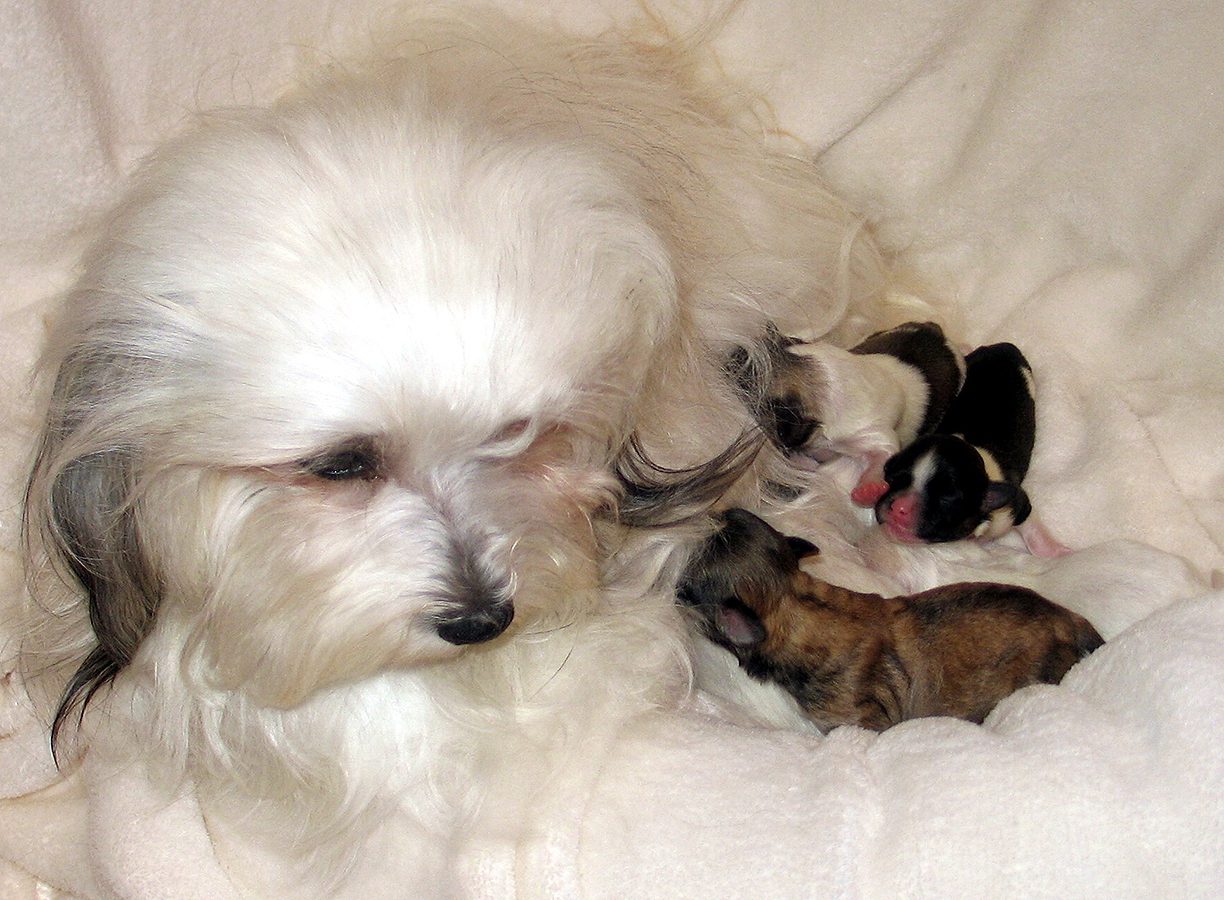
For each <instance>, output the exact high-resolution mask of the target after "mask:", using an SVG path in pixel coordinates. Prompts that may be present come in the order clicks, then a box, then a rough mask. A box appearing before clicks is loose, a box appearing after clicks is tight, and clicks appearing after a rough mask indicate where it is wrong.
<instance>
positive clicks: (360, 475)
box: [306, 445, 378, 481]
mask: <svg viewBox="0 0 1224 900" xmlns="http://www.w3.org/2000/svg"><path fill="white" fill-rule="evenodd" d="M306 470H307V471H308V472H310V474H311V475H315V476H317V477H319V478H325V479H327V480H328V481H351V480H354V479H361V480H363V481H369V480H371V479H373V478H377V477H378V456H377V454H376V453H375V452H374V449H373V448H372V447H369V446H365V445H362V446H357V447H345V448H343V449H341V450H336V451H334V452H332V453H328V454H326V455H324V456H320V457H317V458H316V459H312V460H310V461H309V462H307V463H306Z"/></svg>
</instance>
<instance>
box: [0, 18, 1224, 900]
mask: <svg viewBox="0 0 1224 900" xmlns="http://www.w3.org/2000/svg"><path fill="white" fill-rule="evenodd" d="M503 2H504V3H505V4H506V5H509V6H514V7H519V8H523V9H527V10H530V11H531V12H533V13H535V14H545V15H550V14H556V15H557V16H559V17H560V18H561V20H562V21H564V22H567V23H569V24H574V25H577V26H587V25H591V24H597V23H599V22H601V21H605V20H606V17H607V16H608V15H615V14H618V13H622V12H624V11H626V10H630V11H631V10H633V9H636V7H637V4H636V3H634V2H633V0H620V2H619V3H617V2H616V0H606V8H605V7H600V8H596V7H595V6H593V5H592V4H587V3H579V2H577V0H571V2H554V3H529V2H526V0H503ZM384 5H385V3H384V2H383V0H361V2H344V0H264V2H261V3H258V4H256V3H248V2H243V0H195V2H193V3H191V4H169V3H160V2H158V0H89V2H80V3H62V2H58V0H0V103H2V104H3V106H2V108H3V110H4V114H3V116H0V266H2V267H3V268H2V272H3V284H4V291H3V293H2V295H0V334H2V335H3V342H2V343H0V393H2V396H0V425H2V428H0V454H3V457H2V463H3V465H2V467H0V476H2V477H3V484H2V485H0V487H3V489H4V490H5V491H6V492H7V493H6V494H5V495H4V497H5V499H4V503H3V505H2V506H0V547H2V548H3V552H2V553H0V590H3V591H4V592H5V594H4V597H5V598H6V600H7V599H11V598H12V597H14V596H15V595H16V591H17V589H18V587H17V586H18V584H19V581H18V579H19V577H20V576H19V574H18V572H17V559H16V556H15V547H16V537H17V521H18V518H17V507H16V500H15V498H16V497H17V496H18V492H19V484H20V479H21V476H22V470H23V468H24V466H25V460H26V456H27V454H28V440H29V438H28V435H29V433H30V423H29V410H28V409H27V407H26V398H27V395H28V390H27V387H26V385H27V381H26V379H27V377H28V376H27V370H28V365H29V361H30V359H31V358H32V355H33V352H34V348H35V347H36V346H37V342H38V339H39V332H40V315H41V308H42V307H41V304H42V302H43V301H44V300H45V299H46V298H47V297H48V296H50V295H51V294H53V293H54V292H55V291H56V290H57V289H59V288H60V287H61V286H62V285H63V284H64V283H65V282H66V280H67V279H68V277H69V275H70V271H71V263H72V259H73V256H74V254H75V253H76V248H77V240H76V238H75V235H76V234H78V233H80V231H81V229H82V228H83V227H84V226H85V225H87V224H88V221H89V218H90V216H91V215H92V214H93V213H95V212H97V211H98V210H100V209H102V208H103V207H104V206H105V204H106V202H107V201H108V199H109V198H110V197H111V196H112V195H113V193H114V192H115V191H116V190H117V189H118V187H119V185H120V184H121V180H122V177H123V175H124V173H125V172H127V171H128V170H129V169H130V167H131V165H132V163H133V161H134V160H135V159H136V158H138V157H139V156H140V154H141V153H143V152H144V151H145V150H146V149H147V148H148V147H149V146H150V145H151V144H153V143H155V142H157V141H158V140H160V139H162V138H163V137H165V136H166V135H168V134H170V133H172V132H173V131H174V130H175V128H176V127H178V126H180V125H181V123H182V122H183V121H184V119H185V117H186V116H187V114H188V113H190V111H191V110H193V109H195V108H198V107H207V106H211V105H214V104H217V103H231V102H234V101H239V102H247V101H252V100H261V99H264V98H267V97H269V96H270V95H272V94H273V93H274V92H275V91H276V90H277V88H278V87H279V86H280V85H281V84H283V82H284V81H285V79H286V77H287V75H288V72H289V71H290V69H291V68H292V66H293V64H294V63H295V62H296V61H297V60H298V59H299V58H300V57H301V56H302V55H303V54H312V53H315V52H316V51H321V52H323V53H324V54H325V53H326V51H327V49H328V48H329V47H335V46H338V44H339V42H340V41H342V40H344V39H345V37H346V36H347V35H349V34H352V33H360V32H361V31H362V30H363V29H366V28H368V27H370V26H369V21H370V20H369V19H368V18H367V17H366V14H367V13H369V12H371V11H377V10H379V9H380V8H381V7H383V6H384ZM663 8H664V9H665V10H668V11H669V14H670V15H674V16H675V17H676V18H677V19H678V20H683V19H684V18H685V15H686V11H685V10H684V9H677V8H673V7H672V6H670V5H668V4H663ZM697 8H698V7H697V5H696V4H694V6H693V9H690V10H688V12H689V13H691V12H693V11H694V10H696V9H697ZM720 44H721V47H722V51H723V54H724V56H725V60H726V63H727V68H728V69H729V70H731V71H732V72H733V73H734V74H735V75H736V76H737V77H739V78H741V79H744V80H746V81H747V82H749V83H750V84H752V85H753V86H754V87H756V88H758V89H760V90H762V91H764V92H765V94H766V95H767V96H768V98H769V100H770V101H771V103H772V106H773V108H774V111H775V113H776V115H777V118H778V120H779V121H780V122H781V124H782V125H783V127H784V128H786V129H787V130H788V131H790V132H792V133H793V134H794V135H795V136H796V137H797V138H799V139H802V140H803V141H806V142H807V143H808V144H810V146H811V147H812V148H813V149H814V150H815V151H816V152H818V153H819V154H820V156H821V159H822V162H823V164H824V165H825V166H826V168H827V171H828V173H829V175H830V177H831V179H832V181H833V182H834V184H835V186H837V187H838V188H839V189H840V190H841V191H842V192H843V193H844V194H846V195H847V196H848V197H849V198H850V199H851V200H852V201H854V202H855V203H856V204H858V205H859V206H860V207H861V208H863V209H864V210H865V211H866V212H867V213H869V214H870V215H871V216H872V218H873V219H875V220H877V221H878V222H879V223H881V230H882V233H883V234H884V235H885V237H886V238H887V239H888V240H889V241H890V242H891V243H892V244H893V245H894V246H900V247H905V248H906V249H907V252H908V254H909V256H910V258H911V260H913V262H914V263H915V265H916V266H917V268H918V270H919V271H920V272H921V273H922V274H923V276H924V277H925V278H926V280H927V282H928V284H930V285H932V286H934V287H935V288H936V289H937V290H938V291H939V292H941V293H943V294H945V295H947V296H950V297H951V298H953V299H954V300H955V301H956V303H957V305H958V306H959V308H960V310H961V312H962V316H963V321H962V322H961V323H960V325H961V328H960V331H961V335H962V336H963V337H964V339H965V340H966V341H967V342H970V343H984V342H988V341H993V340H1001V339H1006V340H1011V341H1014V342H1015V343H1017V344H1019V345H1020V346H1021V347H1022V348H1023V349H1024V351H1025V352H1026V354H1027V355H1028V357H1029V359H1030V360H1031V362H1032V363H1033V365H1034V368H1035V370H1036V373H1037V377H1038V383H1039V394H1038V404H1039V411H1040V422H1039V428H1040V431H1039V439H1038V449H1037V454H1036V458H1035V462H1034V467H1033V470H1032V473H1031V475H1030V480H1029V486H1030V493H1031V494H1032V495H1033V498H1034V502H1035V504H1036V506H1037V508H1038V509H1039V510H1040V511H1041V513H1042V515H1043V517H1044V519H1045V521H1046V523H1047V524H1048V525H1049V526H1050V527H1051V529H1052V530H1053V531H1054V532H1055V533H1056V534H1057V535H1058V536H1059V537H1061V538H1062V539H1063V540H1064V541H1065V542H1067V543H1069V544H1071V545H1072V546H1074V547H1077V548H1091V549H1087V550H1085V552H1084V553H1082V554H1078V555H1077V556H1073V557H1070V558H1069V559H1070V560H1071V562H1069V563H1067V565H1069V566H1070V567H1071V568H1070V569H1057V568H1056V569H1055V570H1053V571H1052V572H1050V573H1047V574H1046V575H1045V576H1042V578H1045V580H1044V581H1042V583H1043V584H1044V585H1045V586H1046V589H1047V590H1049V591H1050V593H1051V595H1052V596H1054V597H1055V599H1059V600H1062V601H1063V602H1066V603H1067V604H1068V605H1071V606H1076V607H1077V608H1080V609H1081V611H1083V612H1086V613H1087V614H1089V616H1090V617H1091V618H1093V619H1094V621H1095V622H1096V624H1097V625H1098V628H1100V630H1101V631H1102V633H1104V634H1105V636H1106V637H1107V638H1110V641H1109V643H1108V644H1107V645H1106V646H1105V647H1104V648H1102V649H1101V650H1100V651H1098V652H1097V653H1096V654H1094V656H1093V657H1092V658H1091V659H1089V660H1088V661H1086V662H1085V663H1084V664H1082V665H1080V666H1079V667H1078V668H1076V669H1075V670H1074V671H1073V672H1072V673H1071V674H1070V675H1069V676H1068V678H1067V679H1066V680H1065V681H1064V683H1063V684H1062V685H1061V686H1059V687H1057V688H1053V687H1040V688H1032V689H1029V690H1026V691H1022V692H1021V693H1019V694H1017V695H1016V696H1014V697H1012V698H1010V699H1009V700H1008V701H1005V702H1004V703H1003V704H1002V705H1001V706H1000V707H999V708H998V709H997V710H996V711H995V713H994V714H993V715H992V716H991V717H990V719H989V720H988V721H987V722H986V724H985V725H984V726H981V727H978V726H974V725H969V724H967V723H963V722H957V721H952V720H946V719H931V720H922V721H915V722H910V723H906V724H904V725H902V726H900V727H897V728H895V729H893V730H891V731H889V732H886V733H885V734H883V735H878V736H877V735H873V734H869V733H867V732H863V731H860V730H857V729H839V730H837V731H835V732H833V733H832V734H830V735H828V736H827V737H824V738H820V737H814V736H811V735H799V734H794V733H790V732H783V731H768V730H763V729H754V728H750V727H747V726H744V725H737V724H734V723H733V722H730V721H727V720H726V719H725V718H719V717H718V716H716V715H714V714H713V713H710V714H703V713H700V712H695V713H693V714H692V715H687V716H679V715H677V716H670V717H659V718H657V719H655V720H651V721H647V722H642V723H639V724H638V725H637V726H635V727H634V729H633V730H632V731H631V732H630V733H626V734H624V735H622V736H621V737H620V739H619V740H618V741H616V742H615V743H614V744H613V746H612V748H611V750H610V752H609V754H608V755H607V756H606V758H604V759H603V760H602V761H601V764H600V765H599V767H598V768H595V769H592V771H591V772H589V773H585V774H584V775H583V777H579V778H576V779H575V780H574V783H573V784H572V785H571V788H572V796H565V797H559V798H557V802H556V804H555V810H554V811H553V821H552V822H551V824H549V825H548V826H547V827H545V828H544V829H543V830H542V831H541V832H539V838H538V840H535V841H524V842H523V844H522V845H521V846H520V848H519V851H518V852H519V854H520V856H521V858H520V859H519V860H518V861H517V863H516V861H515V860H514V858H513V857H512V856H510V857H507V855H506V854H505V853H504V852H502V851H501V850H498V849H497V848H494V849H491V850H490V852H489V854H487V856H484V857H481V858H477V859H474V860H473V863H472V869H471V876H470V883H469V888H470V890H471V891H472V892H473V893H481V894H486V895H489V896H507V895H508V892H509V891H510V890H511V888H512V886H513V884H514V882H513V877H514V873H515V871H516V866H517V872H518V873H519V878H520V880H519V882H518V885H517V887H518V890H519V891H521V892H523V893H524V894H527V895H536V894H542V895H552V896H571V895H576V894H577V895H587V896H596V897H599V896H616V897H624V896H634V897H654V896H658V897H685V896H692V897H733V896H771V897H791V896H819V897H901V896H906V897H909V896H936V897H985V896H1051V897H1053V896H1059V897H1065V896H1110V897H1155V896H1161V897H1221V896H1224V746H1222V744H1221V740H1220V737H1221V735H1224V711H1222V710H1224V704H1221V702H1220V696H1221V692H1222V690H1224V595H1222V594H1221V593H1220V592H1218V591H1213V590H1212V584H1213V583H1214V584H1215V585H1216V586H1221V583H1222V582H1224V578H1222V576H1221V570H1222V569H1224V551H1222V548H1224V453H1222V452H1221V449H1220V448H1221V447H1224V415H1222V412H1224V354H1221V353H1219V352H1218V349H1217V348H1218V346H1219V344H1220V343H1221V339H1222V338H1224V302H1221V297H1224V234H1222V228H1224V6H1221V5H1220V4H1219V3H1218V2H1215V0H1199V2H1172V0H1170V2H1162V3H1154V2H1143V0H1134V2H1125V0H1118V2H1114V3H1109V4H1101V3H1090V2H1086V0H1085V2H1075V0H979V2H974V0H926V2H912V0H856V2H853V3H848V2H844V0H749V2H745V3H744V4H743V5H742V8H741V9H740V10H739V12H738V14H737V15H736V16H735V17H734V18H733V20H732V22H731V24H730V25H729V26H728V27H727V29H726V31H725V33H724V35H723V36H722V38H721V39H720ZM1118 539H1129V540H1131V541H1137V542H1141V544H1142V545H1145V546H1137V545H1134V544H1125V543H1118ZM988 563H989V565H991V566H993V567H994V568H996V569H997V570H998V571H1000V572H1001V573H1003V572H1006V571H1008V570H1009V569H1016V570H1025V572H1027V571H1028V570H1030V569H1032V568H1033V561H1032V560H1027V559H1023V558H1022V557H1021V556H1020V555H1018V554H1015V553H1013V552H1012V551H1011V550H1009V549H1007V548H998V549H997V551H995V552H992V553H991V554H990V558H989V560H988ZM915 565H916V566H918V567H919V568H920V567H921V566H920V564H919V563H915ZM930 565H931V567H932V569H931V571H932V572H934V573H935V574H941V573H942V574H945V575H946V574H947V573H948V572H949V571H950V570H948V569H939V567H938V566H937V565H936V564H935V563H934V562H930ZM1077 567H1078V568H1077ZM1115 570H1117V571H1119V572H1125V573H1127V574H1126V577H1121V576H1119V577H1118V578H1116V579H1115V578H1113V577H1112V575H1111V573H1113V572H1114V571H1115ZM1085 572H1089V573H1093V574H1092V575H1091V577H1087V576H1085V575H1084V573H1085ZM1068 573H1069V574H1068ZM1020 575H1021V576H1022V577H1029V576H1028V575H1026V574H1025V573H1024V572H1021V573H1020ZM1029 575H1031V573H1029ZM1038 580H1039V581H1040V580H1041V578H1039V579H1038ZM1086 583H1087V584H1089V585H1090V586H1091V589H1089V590H1084V585H1085V584H1086ZM1061 591H1068V592H1071V593H1073V594H1077V596H1065V595H1060V592H1061ZM4 608H5V607H4V605H3V604H2V603H0V610H3V609H4ZM9 625H10V623H9V622H8V621H0V663H3V664H4V665H5V666H6V668H4V669H3V670H0V677H4V678H5V680H4V681H3V683H0V895H3V896H5V897H31V898H32V897H40V898H42V897H50V896H60V895H77V896H87V897H94V896H125V897H150V898H153V897H156V898H166V897H189V896H194V897H209V898H213V897H224V896H229V895H232V893H233V889H232V887H231V886H230V884H229V881H228V879H227V877H226V874H225V873H224V871H223V870H222V868H221V867H220V865H219V863H218V861H217V860H216V858H215V857H214V855H213V854H212V848H211V844H210V842H209V840H208V836H207V833H206V831H205V829H204V827H203V823H202V821H201V820H200V817H199V815H198V811H197V810H196V809H195V807H194V806H193V804H192V802H191V799H190V797H185V798H183V799H182V800H180V801H179V802H177V803H174V804H170V805H168V806H167V805H165V804H162V803H159V802H158V801H156V800H155V799H153V798H150V797H146V796H144V795H143V794H142V793H141V787H140V785H139V784H128V783H119V782H117V781H114V780H101V779H93V780H91V779H90V777H89V776H90V769H89V766H88V765H86V767H85V768H84V770H83V772H81V773H79V774H78V775H77V776H75V777H73V778H72V779H68V780H60V779H59V778H58V777H57V776H56V773H55V772H54V770H53V769H52V767H51V766H50V763H49V760H48V759H47V753H46V749H45V736H44V734H43V732H42V728H41V726H40V725H39V724H38V723H37V722H35V721H33V720H32V718H31V717H30V715H29V713H28V711H27V709H26V706H25V704H24V703H23V701H22V694H21V690H20V685H19V684H17V682H16V678H17V676H16V675H15V674H14V675H9V676H6V675H5V672H8V671H9V668H8V667H9V662H8V661H9V660H10V659H11V652H12V649H13V646H12V642H11V641H7V642H6V640H5V639H6V638H11V628H9V627H8V626H9ZM523 873H529V878H528V879H527V880H526V881H524V880H523Z"/></svg>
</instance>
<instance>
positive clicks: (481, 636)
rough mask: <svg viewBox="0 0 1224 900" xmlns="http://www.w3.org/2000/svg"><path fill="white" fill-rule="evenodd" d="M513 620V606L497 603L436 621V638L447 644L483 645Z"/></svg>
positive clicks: (511, 604)
mask: <svg viewBox="0 0 1224 900" xmlns="http://www.w3.org/2000/svg"><path fill="white" fill-rule="evenodd" d="M513 620H514V604H513V603H498V604H495V605H492V606H486V607H482V608H481V609H479V610H476V611H474V612H469V613H466V614H461V615H456V616H448V617H446V618H440V619H438V624H437V629H438V637H440V638H442V640H444V641H446V642H447V643H448V644H456V645H458V646H463V645H465V644H483V643H484V642H485V641H491V640H493V638H495V637H497V636H498V635H499V634H501V633H502V632H503V631H505V630H506V629H507V628H508V627H509V626H510V623H511V622H512V621H513Z"/></svg>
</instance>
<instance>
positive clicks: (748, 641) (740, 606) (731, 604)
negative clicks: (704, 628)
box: [713, 597, 766, 647]
mask: <svg viewBox="0 0 1224 900" xmlns="http://www.w3.org/2000/svg"><path fill="white" fill-rule="evenodd" d="M713 625H714V628H715V629H717V631H718V633H719V635H720V636H721V637H722V638H723V639H724V640H726V641H727V643H729V644H730V645H731V646H733V647H755V646H757V645H758V644H761V643H764V641H765V636H766V635H765V626H764V625H763V624H761V620H760V618H759V617H758V616H757V614H756V613H754V612H753V611H752V610H751V609H749V608H748V607H747V606H746V605H745V604H744V602H743V601H742V600H740V599H739V598H738V597H729V598H727V599H726V600H723V601H721V602H720V603H719V604H718V605H717V606H716V607H715V608H714V616H713Z"/></svg>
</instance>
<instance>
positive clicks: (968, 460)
mask: <svg viewBox="0 0 1224 900" xmlns="http://www.w3.org/2000/svg"><path fill="white" fill-rule="evenodd" d="M965 366H966V374H965V383H964V386H963V387H962V388H961V391H960V393H959V394H958V395H957V396H956V399H955V400H954V401H953V403H952V406H951V409H949V410H948V414H947V416H946V417H945V418H944V420H943V422H942V423H941V424H940V426H939V432H938V433H937V434H930V435H925V436H923V437H920V438H919V439H918V440H916V441H914V442H913V443H912V444H910V445H909V446H908V447H906V448H905V449H903V450H902V451H901V452H900V453H898V454H896V455H895V456H893V457H892V458H891V459H889V460H888V461H887V462H886V463H885V464H884V468H883V472H884V480H885V481H886V482H887V487H886V490H885V492H884V493H883V495H882V496H880V497H879V498H878V500H877V501H876V506H875V513H876V519H877V520H878V521H879V522H880V524H881V525H883V526H884V530H885V532H886V533H887V534H888V535H889V536H890V537H892V538H894V539H896V540H898V541H903V542H906V543H921V542H929V543H935V542H942V541H956V540H961V539H962V538H969V537H973V538H982V539H991V538H997V537H999V536H1001V535H1003V534H1004V533H1006V532H1007V531H1008V530H1010V529H1011V528H1012V527H1013V526H1020V535H1021V537H1022V538H1023V539H1024V543H1025V546H1027V547H1028V549H1029V550H1030V552H1032V553H1034V554H1036V555H1038V556H1060V555H1062V554H1064V553H1067V552H1069V551H1068V550H1067V548H1066V547H1064V546H1063V545H1062V544H1060V543H1059V542H1058V541H1057V540H1056V539H1055V538H1054V537H1053V536H1051V535H1050V533H1049V532H1048V531H1046V529H1045V528H1044V527H1043V526H1042V525H1041V524H1040V523H1039V522H1038V521H1037V520H1036V519H1035V518H1033V517H1032V510H1033V507H1032V504H1031V503H1030V502H1029V498H1028V494H1026V493H1025V491H1024V489H1023V488H1022V487H1021V486H1020V484H1021V482H1022V481H1023V480H1024V476H1025V475H1026V474H1027V473H1028V468H1029V461H1030V459H1031V457H1032V454H1033V442H1034V438H1035V434H1036V427H1037V416H1036V406H1035V404H1034V400H1033V376H1032V370H1031V369H1030V367H1029V364H1028V361H1027V360H1026V359H1025V358H1024V355H1023V354H1022V353H1021V352H1020V350H1019V349H1018V348H1017V347H1016V346H1015V345H1014V344H1006V343H1004V344H991V345H989V346H986V347H979V348H978V349H976V350H974V351H973V352H972V353H970V354H969V355H968V356H966V357H965Z"/></svg>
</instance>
